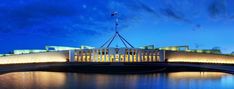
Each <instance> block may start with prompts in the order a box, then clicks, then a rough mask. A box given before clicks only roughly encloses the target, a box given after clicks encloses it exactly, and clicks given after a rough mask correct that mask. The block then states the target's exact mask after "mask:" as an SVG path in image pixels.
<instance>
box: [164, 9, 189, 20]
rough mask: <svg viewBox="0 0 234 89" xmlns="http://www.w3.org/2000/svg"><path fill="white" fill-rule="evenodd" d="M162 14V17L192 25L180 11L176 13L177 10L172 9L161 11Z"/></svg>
mask: <svg viewBox="0 0 234 89" xmlns="http://www.w3.org/2000/svg"><path fill="white" fill-rule="evenodd" d="M160 12H161V14H162V15H164V16H166V17H169V18H172V19H175V20H178V21H183V22H186V23H190V21H189V20H187V19H185V18H184V16H183V14H181V13H180V12H178V11H175V9H172V8H171V7H167V8H164V9H161V10H160Z"/></svg>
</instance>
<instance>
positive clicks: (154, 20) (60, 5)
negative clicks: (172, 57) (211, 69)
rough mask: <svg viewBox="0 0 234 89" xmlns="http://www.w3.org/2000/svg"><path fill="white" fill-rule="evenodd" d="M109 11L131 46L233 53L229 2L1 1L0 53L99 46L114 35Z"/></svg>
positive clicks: (233, 5) (233, 12) (233, 13)
mask: <svg viewBox="0 0 234 89" xmlns="http://www.w3.org/2000/svg"><path fill="white" fill-rule="evenodd" d="M113 11H118V12H119V13H120V21H119V22H120V29H119V31H120V33H121V34H122V35H123V36H124V37H125V38H126V39H127V40H128V41H129V42H130V43H131V44H132V45H134V46H135V47H140V46H144V45H149V44H154V45H155V46H156V47H164V46H175V45H189V46H190V47H191V49H211V48H213V47H219V48H220V49H221V50H222V52H224V53H230V52H232V51H234V39H233V38H234V0H1V2H0V53H8V52H9V51H11V50H14V49H43V48H44V46H46V45H58V46H74V47H79V46H80V45H89V46H94V47H100V46H101V45H102V44H103V43H104V42H105V41H106V40H107V39H109V37H111V36H112V35H113V34H114V30H113V25H114V24H113V18H112V17H111V16H110V14H111V13H112V12H113ZM115 45H119V46H123V44H121V42H120V41H119V40H116V41H114V43H113V45H112V46H115Z"/></svg>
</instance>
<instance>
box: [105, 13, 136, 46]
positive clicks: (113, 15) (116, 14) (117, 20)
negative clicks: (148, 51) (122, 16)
mask: <svg viewBox="0 0 234 89" xmlns="http://www.w3.org/2000/svg"><path fill="white" fill-rule="evenodd" d="M111 16H112V17H115V34H114V36H113V37H111V38H110V39H108V40H107V41H106V42H105V43H104V44H103V45H102V46H101V48H103V47H104V46H105V45H106V44H107V43H108V42H109V43H108V45H107V46H106V48H109V46H110V45H111V43H112V42H113V40H114V39H115V38H116V36H118V37H119V38H120V40H121V42H122V43H123V44H124V46H125V47H126V48H128V46H127V44H128V45H129V46H130V47H131V48H134V47H133V46H132V45H131V44H130V43H129V42H128V41H127V40H126V39H124V37H123V36H121V35H120V34H119V31H118V25H119V17H118V12H113V13H112V14H111ZM126 43H127V44H126Z"/></svg>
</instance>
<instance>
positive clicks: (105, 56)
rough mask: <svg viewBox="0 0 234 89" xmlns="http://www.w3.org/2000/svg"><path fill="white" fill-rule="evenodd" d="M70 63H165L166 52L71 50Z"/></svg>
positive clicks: (122, 49)
mask: <svg viewBox="0 0 234 89" xmlns="http://www.w3.org/2000/svg"><path fill="white" fill-rule="evenodd" d="M69 53H70V54H69V55H70V56H69V59H70V62H164V59H165V57H164V54H165V51H160V50H144V49H137V48H98V49H83V50H73V51H72V50H70V52H69Z"/></svg>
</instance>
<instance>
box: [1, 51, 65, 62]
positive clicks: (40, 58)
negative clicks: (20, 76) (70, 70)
mask: <svg viewBox="0 0 234 89" xmlns="http://www.w3.org/2000/svg"><path fill="white" fill-rule="evenodd" d="M67 60H68V51H63V52H43V53H30V54H18V55H10V56H3V57H0V64H18V63H43V62H66V61H67Z"/></svg>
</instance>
